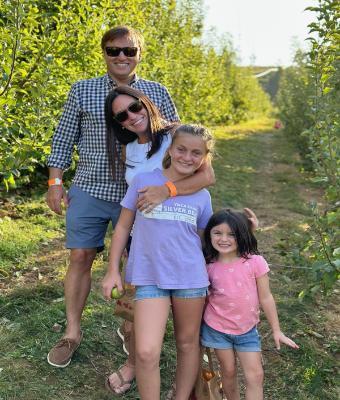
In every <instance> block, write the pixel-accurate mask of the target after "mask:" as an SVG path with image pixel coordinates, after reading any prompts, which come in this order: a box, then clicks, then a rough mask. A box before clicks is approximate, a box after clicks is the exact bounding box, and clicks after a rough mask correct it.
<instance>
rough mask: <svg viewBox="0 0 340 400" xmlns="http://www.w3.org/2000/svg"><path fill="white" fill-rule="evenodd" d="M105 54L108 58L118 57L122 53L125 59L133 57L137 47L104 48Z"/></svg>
mask: <svg viewBox="0 0 340 400" xmlns="http://www.w3.org/2000/svg"><path fill="white" fill-rule="evenodd" d="M105 51H106V54H107V55H108V56H109V57H118V56H119V54H120V52H121V51H122V52H123V54H124V56H126V57H134V56H135V55H136V54H137V52H138V48H137V47H105Z"/></svg>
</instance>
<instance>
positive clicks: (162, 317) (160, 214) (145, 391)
mask: <svg viewBox="0 0 340 400" xmlns="http://www.w3.org/2000/svg"><path fill="white" fill-rule="evenodd" d="M212 146H213V140H212V136H211V134H210V133H209V132H208V131H207V130H206V129H205V128H203V127H200V126H192V125H181V126H179V127H178V128H177V129H176V130H175V132H174V133H173V137H172V142H171V145H170V147H169V149H168V151H167V154H166V156H165V158H164V161H163V168H164V169H163V171H161V170H160V169H156V170H154V171H152V172H148V173H142V174H139V175H137V176H136V177H135V178H134V179H133V180H132V182H131V184H130V186H129V188H128V191H127V194H126V196H125V197H124V199H123V201H122V206H123V208H122V212H121V215H120V218H119V221H118V223H117V225H116V228H115V232H114V235H113V238H112V243H111V251H110V260H109V265H108V271H107V273H106V275H105V278H104V280H103V284H102V286H103V293H104V296H105V297H106V298H110V293H111V289H112V288H113V287H114V286H116V287H117V288H118V290H120V291H121V290H122V280H121V276H120V273H119V260H120V257H121V255H122V252H123V250H124V247H125V245H126V242H127V240H128V237H129V234H130V231H131V228H132V225H133V222H134V221H135V224H134V231H133V236H132V243H131V249H130V254H129V259H128V264H127V269H126V281H127V282H129V283H131V284H133V285H135V286H136V298H135V299H136V303H135V316H134V325H135V326H134V328H135V337H136V378H137V384H138V390H139V393H140V398H141V399H142V400H143V399H148V400H159V398H160V371H159V359H160V352H161V347H162V342H163V336H164V332H165V329H166V322H167V318H168V314H169V308H170V304H172V310H173V318H174V326H175V337H176V346H177V371H176V388H177V389H176V392H177V393H176V400H187V399H188V398H189V395H190V392H191V389H192V387H193V384H194V381H195V378H196V374H197V369H198V361H199V326H200V321H201V315H202V312H203V306H204V302H205V296H206V292H207V287H208V284H209V281H208V275H207V271H206V268H205V260H204V257H203V253H202V248H201V240H200V233H203V229H204V228H205V226H206V224H207V222H208V220H209V218H210V216H211V214H212V208H211V199H210V195H209V192H208V191H207V190H205V189H203V190H200V191H198V192H196V193H193V194H190V195H184V196H179V197H177V196H175V197H170V198H168V199H167V200H165V201H163V203H162V204H160V205H159V206H157V207H156V208H154V209H153V210H152V211H150V212H147V213H146V212H145V211H139V210H136V203H137V199H138V192H139V190H140V188H143V187H145V186H154V185H163V184H165V183H166V182H173V181H178V180H180V179H183V178H185V177H190V176H192V175H193V174H194V173H195V171H197V170H198V169H199V168H200V166H201V165H202V163H203V162H205V161H206V160H207V158H208V157H209V156H210V154H211V151H212Z"/></svg>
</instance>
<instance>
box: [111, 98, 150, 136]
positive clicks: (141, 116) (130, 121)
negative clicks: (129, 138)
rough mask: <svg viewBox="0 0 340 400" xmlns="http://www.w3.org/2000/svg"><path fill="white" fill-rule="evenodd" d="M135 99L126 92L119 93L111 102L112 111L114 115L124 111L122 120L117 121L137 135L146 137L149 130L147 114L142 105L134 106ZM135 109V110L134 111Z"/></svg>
mask: <svg viewBox="0 0 340 400" xmlns="http://www.w3.org/2000/svg"><path fill="white" fill-rule="evenodd" d="M136 102H138V100H137V99H135V98H134V97H131V96H129V95H127V94H121V95H119V96H118V97H116V98H115V99H114V101H113V102H112V113H113V116H116V115H117V114H118V113H121V112H125V114H126V115H125V117H127V118H126V119H125V120H124V121H122V122H119V123H120V124H121V125H122V126H123V127H124V128H125V129H128V130H129V131H131V132H134V133H135V134H136V135H137V136H138V137H147V133H148V131H149V116H148V112H147V110H146V108H145V106H144V105H142V108H141V109H139V107H138V106H136ZM136 110H137V111H136Z"/></svg>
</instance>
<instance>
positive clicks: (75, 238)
mask: <svg viewBox="0 0 340 400" xmlns="http://www.w3.org/2000/svg"><path fill="white" fill-rule="evenodd" d="M68 199H69V206H68V207H67V211H66V247H67V248H68V249H93V248H96V249H97V251H101V250H103V248H104V238H105V234H106V230H107V227H108V224H109V222H110V221H111V223H112V226H113V227H115V225H116V223H117V221H118V218H119V214H120V210H121V206H120V204H119V203H117V202H112V201H106V200H101V199H97V198H96V197H93V196H91V195H90V194H88V193H87V192H85V191H84V190H82V189H80V188H79V187H78V186H75V185H72V186H71V188H70V190H69V191H68Z"/></svg>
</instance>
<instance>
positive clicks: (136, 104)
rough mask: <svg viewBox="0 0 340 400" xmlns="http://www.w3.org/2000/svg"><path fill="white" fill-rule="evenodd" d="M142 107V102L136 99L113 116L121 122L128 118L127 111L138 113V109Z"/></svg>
mask: <svg viewBox="0 0 340 400" xmlns="http://www.w3.org/2000/svg"><path fill="white" fill-rule="evenodd" d="M142 108H143V103H142V102H141V101H140V100H139V99H138V100H136V101H134V102H133V103H131V104H130V105H129V107H128V108H127V109H126V110H124V111H120V112H119V113H118V114H116V115H114V116H113V118H114V119H115V120H116V121H117V122H119V123H122V122H124V121H126V120H127V119H128V118H129V114H128V111H130V112H132V113H138V112H139V111H141V109H142Z"/></svg>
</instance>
